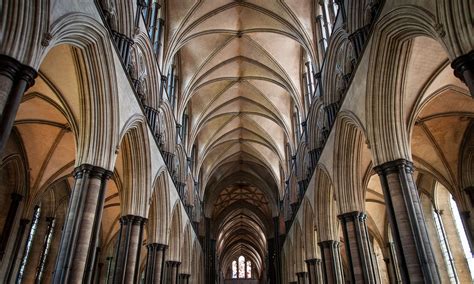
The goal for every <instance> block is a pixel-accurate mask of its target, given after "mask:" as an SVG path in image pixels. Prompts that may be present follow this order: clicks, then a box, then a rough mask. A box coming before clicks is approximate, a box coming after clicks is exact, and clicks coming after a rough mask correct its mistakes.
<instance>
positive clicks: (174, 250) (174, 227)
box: [168, 200, 183, 262]
mask: <svg viewBox="0 0 474 284" xmlns="http://www.w3.org/2000/svg"><path fill="white" fill-rule="evenodd" d="M180 202H181V201H179V200H178V201H176V203H175V205H174V208H173V213H172V215H171V226H170V232H169V249H168V260H172V261H179V262H181V261H182V258H181V245H182V244H181V240H182V237H183V232H182V229H183V225H182V216H181V205H180Z"/></svg>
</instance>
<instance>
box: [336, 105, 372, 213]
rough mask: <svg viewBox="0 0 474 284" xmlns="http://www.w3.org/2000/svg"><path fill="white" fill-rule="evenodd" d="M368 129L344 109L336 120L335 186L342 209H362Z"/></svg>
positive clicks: (363, 206)
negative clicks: (365, 143)
mask: <svg viewBox="0 0 474 284" xmlns="http://www.w3.org/2000/svg"><path fill="white" fill-rule="evenodd" d="M364 133H365V131H364V129H363V127H362V124H361V123H360V121H359V120H358V119H357V117H355V115H354V114H353V113H349V112H346V111H342V112H341V113H339V115H338V117H337V120H336V135H335V147H334V159H335V160H337V161H338V163H335V166H334V177H335V178H334V180H335V184H334V187H335V189H336V196H337V199H338V204H339V209H340V212H343V213H346V212H352V211H360V212H363V211H364V208H365V205H364V204H365V190H364V188H363V184H362V183H363V170H364V169H362V165H361V164H362V162H363V157H362V156H363V151H362V150H363V149H362V148H363V143H364V142H365V139H364V137H365V135H364Z"/></svg>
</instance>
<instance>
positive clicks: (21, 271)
mask: <svg viewBox="0 0 474 284" xmlns="http://www.w3.org/2000/svg"><path fill="white" fill-rule="evenodd" d="M40 213H41V208H40V207H39V206H36V207H35V209H34V213H33V218H32V219H33V220H32V222H31V227H30V232H29V233H28V238H27V239H26V246H25V250H24V251H23V257H22V258H21V263H20V269H19V271H18V275H17V283H21V279H22V278H23V276H24V274H25V268H26V263H27V261H28V256H29V255H30V252H31V246H32V245H33V238H34V236H35V234H36V229H37V228H38V222H39V218H40Z"/></svg>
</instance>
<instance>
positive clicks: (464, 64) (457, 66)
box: [451, 50, 474, 82]
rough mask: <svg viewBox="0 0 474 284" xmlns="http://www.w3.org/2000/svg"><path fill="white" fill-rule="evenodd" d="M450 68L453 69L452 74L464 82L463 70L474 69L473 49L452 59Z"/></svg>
mask: <svg viewBox="0 0 474 284" xmlns="http://www.w3.org/2000/svg"><path fill="white" fill-rule="evenodd" d="M451 68H453V69H454V75H455V76H456V77H458V78H459V79H460V80H461V81H463V82H464V81H465V79H464V75H463V74H464V72H465V71H473V69H474V50H471V51H470V52H469V53H467V54H464V55H461V56H459V57H458V58H456V59H454V60H453V62H451Z"/></svg>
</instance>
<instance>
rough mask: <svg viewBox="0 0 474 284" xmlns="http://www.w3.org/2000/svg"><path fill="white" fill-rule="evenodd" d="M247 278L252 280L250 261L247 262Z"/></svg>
mask: <svg viewBox="0 0 474 284" xmlns="http://www.w3.org/2000/svg"><path fill="white" fill-rule="evenodd" d="M246 264H247V275H246V276H247V278H252V263H251V262H250V260H247V263H246Z"/></svg>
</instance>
